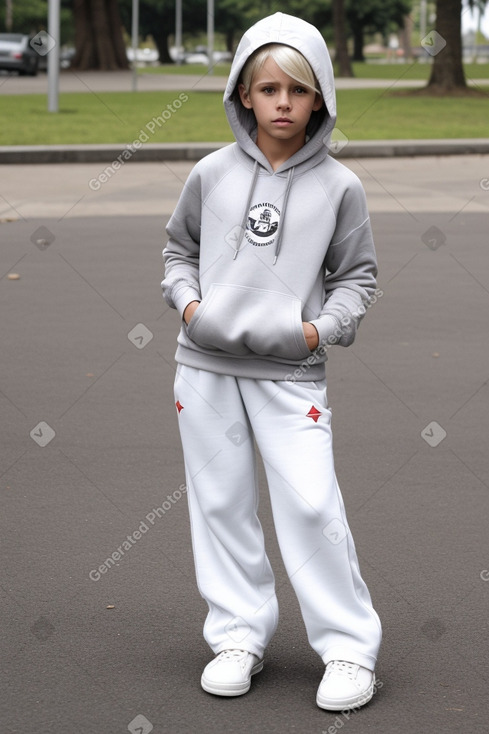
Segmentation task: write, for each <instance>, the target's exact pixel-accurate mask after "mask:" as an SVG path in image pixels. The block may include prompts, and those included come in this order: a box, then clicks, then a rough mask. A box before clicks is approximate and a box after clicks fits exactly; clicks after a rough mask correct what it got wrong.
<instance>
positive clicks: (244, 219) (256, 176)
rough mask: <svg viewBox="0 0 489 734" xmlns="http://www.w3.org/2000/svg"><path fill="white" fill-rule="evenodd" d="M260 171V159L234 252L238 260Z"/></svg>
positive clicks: (255, 169)
mask: <svg viewBox="0 0 489 734" xmlns="http://www.w3.org/2000/svg"><path fill="white" fill-rule="evenodd" d="M258 172H259V171H258V161H255V165H254V166H253V178H252V180H251V186H250V191H249V194H248V199H247V201H246V207H245V210H244V214H243V219H242V222H241V231H240V233H239V240H238V243H237V245H236V252H235V253H234V257H233V260H236V258H237V257H238V252H239V248H240V247H241V243H242V242H243V237H244V233H245V231H246V227H247V224H248V214H249V211H250V204H251V197H252V196H253V191H254V190H255V185H256V179H257V178H258Z"/></svg>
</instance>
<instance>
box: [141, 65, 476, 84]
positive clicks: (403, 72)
mask: <svg viewBox="0 0 489 734" xmlns="http://www.w3.org/2000/svg"><path fill="white" fill-rule="evenodd" d="M206 69H207V67H206V66H204V65H203V64H188V65H186V64H183V65H181V66H175V65H174V64H163V65H161V66H148V67H146V68H142V69H139V70H138V73H139V74H198V75H202V74H205V73H206ZM229 69H230V65H229V64H217V65H216V66H215V67H214V68H213V70H212V73H213V75H214V76H228V74H229ZM464 69H465V74H466V77H467V79H489V64H465V67H464ZM430 70H431V64H430V63H418V62H414V63H406V64H386V63H377V62H376V63H374V62H370V63H368V62H365V63H353V73H354V74H355V76H356V77H357V78H358V79H392V80H394V79H399V78H402V79H407V80H410V79H416V80H428V77H429V74H430Z"/></svg>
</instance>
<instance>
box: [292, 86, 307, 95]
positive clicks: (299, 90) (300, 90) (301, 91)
mask: <svg viewBox="0 0 489 734" xmlns="http://www.w3.org/2000/svg"><path fill="white" fill-rule="evenodd" d="M294 92H295V93H296V94H307V93H308V90H307V89H306V88H305V87H296V88H295V89H294Z"/></svg>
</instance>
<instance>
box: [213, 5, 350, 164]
mask: <svg viewBox="0 0 489 734" xmlns="http://www.w3.org/2000/svg"><path fill="white" fill-rule="evenodd" d="M269 43H281V44H284V45H286V46H292V47H293V48H295V49H297V51H299V52H300V53H301V54H302V55H303V56H304V57H305V58H306V59H307V61H308V62H309V64H310V66H311V68H312V70H313V72H314V74H315V75H316V78H317V80H318V82H319V86H320V89H321V94H322V97H323V100H324V104H325V106H326V109H324V106H323V107H322V108H321V110H318V111H317V112H313V113H312V115H311V120H310V122H309V125H308V127H307V130H306V132H307V136H308V138H307V142H306V144H305V145H304V146H303V147H302V148H301V149H300V150H299V151H297V153H295V155H293V156H292V157H291V158H290V159H289V160H288V161H286V162H285V163H284V164H283V165H282V166H281V167H280V169H279V170H280V171H283V170H286V169H288V168H291V167H292V166H297V165H299V164H301V163H303V162H305V161H307V160H309V159H311V158H312V157H313V156H315V155H316V154H318V153H321V152H322V153H323V154H324V156H326V155H327V154H328V146H329V142H330V138H331V133H332V131H333V128H334V126H335V123H336V98H335V89H334V75H333V66H332V64H331V59H330V56H329V52H328V49H327V46H326V43H325V41H324V39H323V37H322V36H321V34H320V32H319V31H318V30H317V28H315V27H314V26H313V25H311V24H310V23H307V22H306V21H305V20H302V19H301V18H296V17H294V16H292V15H286V14H285V13H275V14H274V15H270V16H268V17H267V18H263V19H262V20H260V21H258V23H255V25H254V26H252V27H251V28H250V29H249V30H248V31H246V33H245V34H244V35H243V37H242V39H241V41H240V43H239V45H238V48H237V49H236V54H235V56H234V60H233V63H232V66H231V71H230V74H229V79H228V82H227V85H226V90H225V92H224V109H225V111H226V115H227V118H228V120H229V124H230V126H231V129H232V131H233V133H234V135H235V137H236V142H237V143H238V145H239V146H240V147H241V148H242V149H243V150H244V151H245V152H246V153H248V155H250V156H251V157H252V158H253V159H254V160H256V161H258V162H259V163H261V164H262V165H263V166H264V167H265V168H270V164H269V163H268V161H267V160H266V158H265V156H264V155H263V153H262V152H261V151H260V149H259V148H258V147H257V145H256V144H255V138H256V120H255V116H254V114H253V111H252V110H248V109H246V108H245V107H243V105H242V104H241V101H240V99H239V94H238V90H237V85H238V83H239V81H240V75H241V71H242V69H243V67H244V65H245V63H246V62H247V60H248V59H249V57H250V56H251V54H252V53H254V52H255V51H256V50H257V49H259V48H260V47H261V46H265V45H267V44H269ZM320 157H321V158H323V155H321V156H320Z"/></svg>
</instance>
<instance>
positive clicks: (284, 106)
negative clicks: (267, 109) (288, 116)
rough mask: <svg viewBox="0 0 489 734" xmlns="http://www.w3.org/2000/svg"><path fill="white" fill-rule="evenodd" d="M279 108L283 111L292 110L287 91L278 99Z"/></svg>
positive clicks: (282, 92) (283, 91) (281, 93)
mask: <svg viewBox="0 0 489 734" xmlns="http://www.w3.org/2000/svg"><path fill="white" fill-rule="evenodd" d="M277 107H278V108H279V109H281V110H290V107H291V104H290V97H289V93H288V91H287V90H286V89H284V90H282V91H281V92H280V94H279V97H278V99H277Z"/></svg>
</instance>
